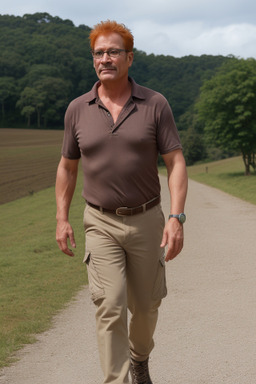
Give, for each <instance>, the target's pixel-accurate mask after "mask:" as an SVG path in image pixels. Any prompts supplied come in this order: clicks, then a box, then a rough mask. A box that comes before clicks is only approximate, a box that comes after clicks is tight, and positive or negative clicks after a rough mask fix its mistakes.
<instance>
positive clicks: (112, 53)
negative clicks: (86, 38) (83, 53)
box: [91, 48, 129, 59]
mask: <svg viewBox="0 0 256 384" xmlns="http://www.w3.org/2000/svg"><path fill="white" fill-rule="evenodd" d="M91 52H92V56H93V58H94V59H102V57H103V56H104V53H106V54H107V55H108V56H109V57H113V58H116V57H119V56H120V54H121V52H129V51H127V50H126V49H118V48H112V49H108V50H107V51H101V50H99V51H91Z"/></svg>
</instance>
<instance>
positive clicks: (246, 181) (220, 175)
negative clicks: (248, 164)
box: [188, 157, 256, 204]
mask: <svg viewBox="0 0 256 384" xmlns="http://www.w3.org/2000/svg"><path fill="white" fill-rule="evenodd" d="M188 175H189V177H190V178H191V179H193V180H195V181H198V182H200V183H203V184H207V185H209V186H211V187H214V188H218V189H221V190H222V191H224V192H226V193H229V194H230V195H233V196H236V197H238V198H240V199H242V200H245V201H248V202H250V203H252V204H256V173H252V174H251V175H250V176H245V175H244V164H243V160H242V157H233V158H229V159H225V160H220V161H216V162H212V163H207V164H200V165H194V166H191V167H188Z"/></svg>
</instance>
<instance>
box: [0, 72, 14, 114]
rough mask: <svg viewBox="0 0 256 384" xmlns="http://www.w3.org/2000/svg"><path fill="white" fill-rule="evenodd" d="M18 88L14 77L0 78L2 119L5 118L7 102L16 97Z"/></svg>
mask: <svg viewBox="0 0 256 384" xmlns="http://www.w3.org/2000/svg"><path fill="white" fill-rule="evenodd" d="M15 93H16V86H15V80H14V78H13V77H8V76H5V77H0V102H1V105H2V107H1V111H2V119H3V120H4V117H5V101H6V100H7V99H8V98H9V97H10V96H13V95H15Z"/></svg>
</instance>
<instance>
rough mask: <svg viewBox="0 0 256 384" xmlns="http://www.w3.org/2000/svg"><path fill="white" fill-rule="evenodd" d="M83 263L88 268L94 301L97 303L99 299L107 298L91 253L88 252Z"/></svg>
mask: <svg viewBox="0 0 256 384" xmlns="http://www.w3.org/2000/svg"><path fill="white" fill-rule="evenodd" d="M83 263H85V264H86V266H87V272H88V280H89V290H90V293H91V297H92V301H93V302H94V303H95V302H96V301H97V300H98V299H102V298H104V297H105V291H104V288H103V286H102V284H101V281H100V279H99V276H98V273H97V270H96V269H95V266H94V264H93V260H92V257H91V252H86V253H85V257H84V260H83Z"/></svg>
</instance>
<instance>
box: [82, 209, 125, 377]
mask: <svg viewBox="0 0 256 384" xmlns="http://www.w3.org/2000/svg"><path fill="white" fill-rule="evenodd" d="M84 225H85V234H86V257H85V261H86V263H87V268H88V278H89V288H90V291H91V294H92V299H93V301H94V302H95V304H96V306H97V310H96V327H97V338H98V346H99V354H100V361H101V366H102V370H103V373H104V383H111V384H126V383H129V380H128V373H129V366H130V351H129V341H128V329H127V282H126V254H125V252H124V250H123V248H122V246H121V245H120V243H121V242H122V239H123V236H124V233H125V232H124V230H123V226H122V218H120V219H119V218H117V217H114V215H113V218H111V215H108V216H107V215H103V214H102V213H100V212H98V211H97V210H95V209H93V208H90V207H88V208H86V210H85V217H84Z"/></svg>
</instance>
